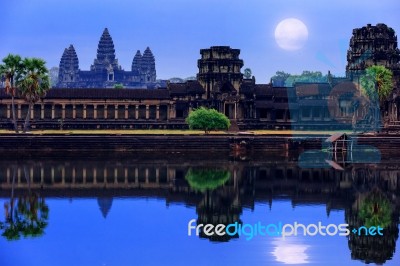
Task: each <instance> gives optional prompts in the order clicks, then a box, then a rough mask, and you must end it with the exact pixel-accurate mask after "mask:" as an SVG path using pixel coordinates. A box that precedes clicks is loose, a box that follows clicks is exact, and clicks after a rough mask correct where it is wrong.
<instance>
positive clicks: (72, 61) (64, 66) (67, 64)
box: [58, 44, 79, 84]
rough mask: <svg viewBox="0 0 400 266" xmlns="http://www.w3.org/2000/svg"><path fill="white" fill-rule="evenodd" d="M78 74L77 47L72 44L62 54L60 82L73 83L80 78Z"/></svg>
mask: <svg viewBox="0 0 400 266" xmlns="http://www.w3.org/2000/svg"><path fill="white" fill-rule="evenodd" d="M78 75H79V60H78V56H77V55H76V52H75V48H74V46H73V45H72V44H71V45H70V46H69V47H68V48H65V50H64V53H63V55H62V56H61V60H60V68H59V73H58V79H59V82H63V83H65V84H73V83H74V82H76V81H77V80H78V77H79V76H78Z"/></svg>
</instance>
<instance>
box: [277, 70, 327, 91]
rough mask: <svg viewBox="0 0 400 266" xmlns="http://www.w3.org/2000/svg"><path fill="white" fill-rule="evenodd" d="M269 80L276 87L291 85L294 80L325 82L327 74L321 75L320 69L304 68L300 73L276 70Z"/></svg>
mask: <svg viewBox="0 0 400 266" xmlns="http://www.w3.org/2000/svg"><path fill="white" fill-rule="evenodd" d="M271 80H272V83H273V84H274V86H276V87H292V86H293V84H295V83H296V82H314V83H319V82H327V81H328V75H323V74H322V72H321V71H308V70H305V71H303V73H301V74H300V75H296V74H289V73H286V72H284V71H277V72H276V73H275V75H274V76H273V77H272V78H271Z"/></svg>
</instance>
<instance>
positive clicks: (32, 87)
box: [17, 58, 50, 132]
mask: <svg viewBox="0 0 400 266" xmlns="http://www.w3.org/2000/svg"><path fill="white" fill-rule="evenodd" d="M22 65H23V67H22V70H21V78H20V79H19V80H18V81H17V86H18V88H19V90H20V92H21V95H22V96H23V97H24V98H25V101H26V102H28V103H29V108H28V112H27V114H26V118H25V123H24V132H26V131H27V130H28V124H29V118H30V112H31V109H32V106H33V104H34V103H35V102H37V101H38V100H39V99H40V98H41V97H44V96H45V95H46V92H47V91H48V90H49V89H50V78H49V71H48V69H47V68H46V62H45V61H44V60H42V59H40V58H25V59H24V60H23V61H22Z"/></svg>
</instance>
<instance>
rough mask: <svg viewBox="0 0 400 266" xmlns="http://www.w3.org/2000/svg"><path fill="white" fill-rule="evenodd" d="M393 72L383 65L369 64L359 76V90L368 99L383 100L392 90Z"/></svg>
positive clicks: (373, 100)
mask: <svg viewBox="0 0 400 266" xmlns="http://www.w3.org/2000/svg"><path fill="white" fill-rule="evenodd" d="M392 78H393V73H392V71H390V70H389V69H387V68H386V67H384V66H371V67H368V68H367V69H366V71H365V75H363V76H362V77H361V92H362V93H363V94H364V95H365V96H367V97H368V99H370V101H372V102H375V101H378V99H379V101H384V100H385V99H386V98H387V97H388V96H389V95H390V93H391V92H392V90H393V81H392Z"/></svg>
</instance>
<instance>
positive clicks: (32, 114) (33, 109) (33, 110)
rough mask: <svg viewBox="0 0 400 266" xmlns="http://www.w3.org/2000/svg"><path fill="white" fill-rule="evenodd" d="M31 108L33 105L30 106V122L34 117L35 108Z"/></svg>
mask: <svg viewBox="0 0 400 266" xmlns="http://www.w3.org/2000/svg"><path fill="white" fill-rule="evenodd" d="M33 107H34V105H32V106H31V117H30V119H32V120H33V117H34V115H35V108H33ZM28 111H29V104H28Z"/></svg>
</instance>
